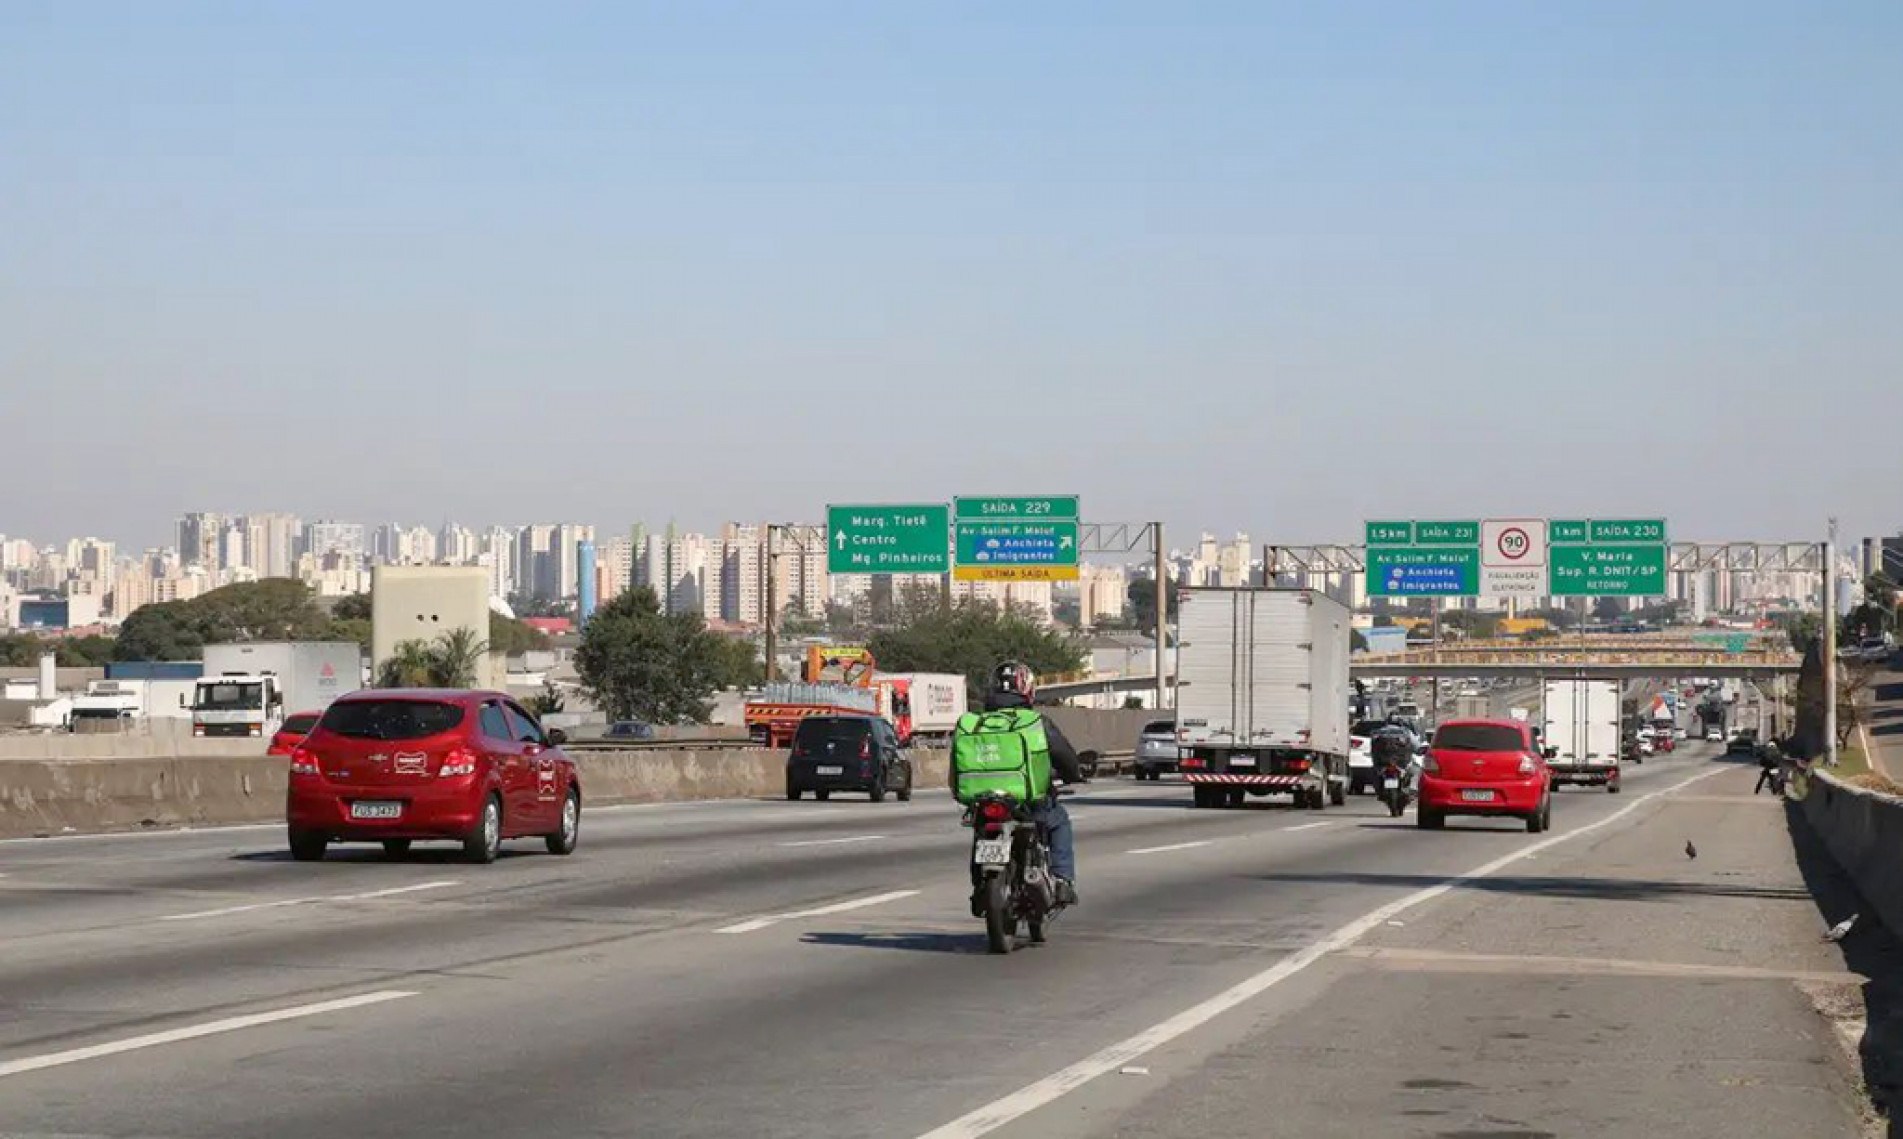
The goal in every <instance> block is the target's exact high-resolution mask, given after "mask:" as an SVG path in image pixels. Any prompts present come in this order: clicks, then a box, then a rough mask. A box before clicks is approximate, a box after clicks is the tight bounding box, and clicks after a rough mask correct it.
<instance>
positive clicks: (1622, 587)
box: [1551, 542, 1666, 597]
mask: <svg viewBox="0 0 1903 1139" xmlns="http://www.w3.org/2000/svg"><path fill="white" fill-rule="evenodd" d="M1665 552H1666V546H1665V543H1663V542H1595V543H1592V544H1590V545H1583V546H1582V545H1561V544H1557V543H1555V544H1554V546H1553V547H1552V550H1551V555H1552V590H1553V593H1552V595H1553V596H1554V597H1604V596H1610V597H1663V596H1664V595H1665V593H1666V588H1665V564H1666V557H1665Z"/></svg>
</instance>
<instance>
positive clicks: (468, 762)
mask: <svg viewBox="0 0 1903 1139" xmlns="http://www.w3.org/2000/svg"><path fill="white" fill-rule="evenodd" d="M475 773H476V753H475V752H472V751H470V750H469V749H467V748H460V747H459V748H457V749H456V750H455V751H452V752H450V753H449V754H448V755H446V756H444V757H443V765H442V766H441V767H439V768H437V769H436V776H437V778H439V779H448V778H450V777H452V776H456V775H474V774H475Z"/></svg>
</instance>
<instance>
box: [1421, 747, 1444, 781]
mask: <svg viewBox="0 0 1903 1139" xmlns="http://www.w3.org/2000/svg"><path fill="white" fill-rule="evenodd" d="M1421 770H1422V771H1431V772H1433V773H1434V774H1435V775H1439V774H1440V760H1438V759H1435V758H1434V753H1433V752H1431V751H1430V752H1428V753H1427V758H1426V759H1423V760H1422V761H1421Z"/></svg>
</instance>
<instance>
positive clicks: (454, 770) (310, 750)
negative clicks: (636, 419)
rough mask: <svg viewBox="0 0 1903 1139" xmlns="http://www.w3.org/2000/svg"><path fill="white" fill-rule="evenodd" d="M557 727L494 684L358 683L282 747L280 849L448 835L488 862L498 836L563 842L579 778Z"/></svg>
mask: <svg viewBox="0 0 1903 1139" xmlns="http://www.w3.org/2000/svg"><path fill="white" fill-rule="evenodd" d="M564 739H565V737H564V736H563V734H562V732H561V731H560V730H559V729H558V730H555V731H551V732H544V731H543V730H542V727H541V725H540V724H538V723H537V722H536V720H535V717H534V716H531V715H529V714H528V712H526V711H524V710H523V708H522V706H521V705H520V704H518V703H516V702H515V701H514V700H512V699H510V698H509V697H508V696H507V695H505V694H503V693H500V692H471V691H463V690H457V689H444V690H437V689H420V688H416V689H412V688H383V689H367V690H365V691H362V692H354V693H352V694H350V695H348V696H343V697H340V698H339V699H338V700H337V701H336V703H334V704H332V705H331V706H330V707H329V708H327V709H325V711H324V715H323V717H322V718H321V719H320V720H318V722H317V726H316V727H315V728H313V729H312V730H311V733H310V734H309V735H308V736H306V737H305V738H304V741H303V742H302V743H301V744H299V745H298V746H297V748H296V749H294V750H293V751H292V752H291V775H290V784H291V785H290V792H289V794H288V796H287V803H286V809H285V816H286V823H287V825H288V829H289V832H290V833H289V837H290V843H291V856H292V857H293V858H296V859H297V860H298V861H300V862H314V861H316V860H317V859H320V858H322V857H324V850H325V848H326V847H327V846H329V845H330V844H331V843H333V842H381V843H382V844H383V848H384V850H385V851H387V852H388V853H390V854H392V855H398V854H402V853H404V852H406V851H408V850H409V848H410V844H411V843H412V842H414V841H416V840H419V839H421V840H426V841H427V840H431V839H447V840H449V841H452V842H460V843H462V846H463V853H464V855H465V856H466V857H467V858H468V859H469V860H470V861H471V862H493V861H495V859H496V856H497V855H498V854H499V853H500V851H501V847H502V840H504V839H508V838H525V837H531V836H533V837H541V838H543V839H545V840H546V842H547V845H548V849H549V852H550V853H551V854H572V853H573V852H574V850H575V844H576V841H577V838H578V836H579V833H580V827H581V780H580V778H579V777H578V775H577V773H576V770H575V762H574V760H572V759H570V758H569V757H568V756H567V755H566V754H564V753H563V752H562V750H561V745H562V743H563V742H564Z"/></svg>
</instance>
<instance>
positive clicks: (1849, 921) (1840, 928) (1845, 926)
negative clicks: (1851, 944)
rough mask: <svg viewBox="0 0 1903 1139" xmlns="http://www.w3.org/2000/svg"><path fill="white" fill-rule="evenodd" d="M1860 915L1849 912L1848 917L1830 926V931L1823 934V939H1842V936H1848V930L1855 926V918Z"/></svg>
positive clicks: (1860, 915)
mask: <svg viewBox="0 0 1903 1139" xmlns="http://www.w3.org/2000/svg"><path fill="white" fill-rule="evenodd" d="M1862 916H1863V915H1862V914H1851V915H1850V916H1849V917H1847V918H1845V919H1844V920H1842V921H1840V922H1838V923H1837V924H1836V925H1833V926H1831V927H1830V932H1828V933H1826V934H1824V940H1825V941H1842V940H1843V939H1844V938H1846V937H1849V936H1850V931H1851V930H1852V929H1855V928H1856V925H1857V919H1858V918H1860V917H1862Z"/></svg>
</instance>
